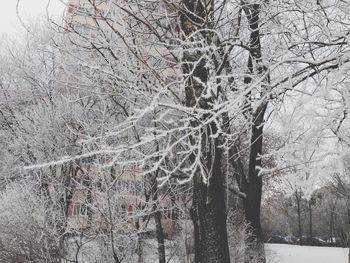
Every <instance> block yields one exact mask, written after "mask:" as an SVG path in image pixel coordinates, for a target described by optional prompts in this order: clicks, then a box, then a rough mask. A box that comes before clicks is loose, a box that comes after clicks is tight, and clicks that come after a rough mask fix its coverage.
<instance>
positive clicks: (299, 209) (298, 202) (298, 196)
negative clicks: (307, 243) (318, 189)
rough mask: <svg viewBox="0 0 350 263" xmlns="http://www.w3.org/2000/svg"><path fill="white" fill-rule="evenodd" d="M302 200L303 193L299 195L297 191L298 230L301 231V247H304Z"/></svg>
mask: <svg viewBox="0 0 350 263" xmlns="http://www.w3.org/2000/svg"><path fill="white" fill-rule="evenodd" d="M300 199H301V193H298V190H295V200H296V202H297V210H298V229H299V245H300V246H302V245H303V233H302V227H301V208H300Z"/></svg>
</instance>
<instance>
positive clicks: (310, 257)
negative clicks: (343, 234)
mask: <svg viewBox="0 0 350 263" xmlns="http://www.w3.org/2000/svg"><path fill="white" fill-rule="evenodd" d="M265 248H266V254H267V263H347V262H348V261H347V257H348V251H349V249H348V248H334V247H308V246H295V245H283V244H266V245H265Z"/></svg>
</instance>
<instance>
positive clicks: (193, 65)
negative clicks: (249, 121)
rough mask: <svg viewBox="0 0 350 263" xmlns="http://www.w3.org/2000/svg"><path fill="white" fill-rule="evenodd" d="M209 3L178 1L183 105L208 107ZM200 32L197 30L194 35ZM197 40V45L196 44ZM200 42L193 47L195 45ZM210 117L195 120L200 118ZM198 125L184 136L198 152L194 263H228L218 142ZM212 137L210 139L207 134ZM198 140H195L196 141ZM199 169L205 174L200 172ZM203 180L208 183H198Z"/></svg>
mask: <svg viewBox="0 0 350 263" xmlns="http://www.w3.org/2000/svg"><path fill="white" fill-rule="evenodd" d="M213 5H214V1H213V0H183V1H182V8H181V10H180V22H181V29H182V31H183V32H184V38H185V40H186V42H187V43H189V44H188V47H186V48H185V49H184V54H183V66H182V71H183V74H184V78H185V94H186V106H187V107H190V108H196V107H197V108H199V109H205V110H211V109H212V102H213V98H203V95H204V92H205V86H206V83H207V82H208V75H209V73H208V68H207V65H206V63H207V58H206V56H205V55H204V54H205V52H206V46H205V45H209V44H210V43H212V39H211V34H212V32H211V30H210V29H211V27H212V21H213ZM199 30H200V31H199ZM199 39H201V40H202V41H198V40H199ZM200 42H201V43H202V44H199V43H200ZM211 117H212V116H211V114H210V113H208V114H206V115H205V114H204V115H202V116H199V118H200V119H201V120H202V121H203V120H207V119H208V118H211ZM200 125H202V124H201V123H200V121H198V120H196V119H193V120H192V121H191V126H192V127H194V128H198V127H200V129H199V133H198V136H197V134H196V136H192V137H191V138H190V141H191V144H192V145H194V144H201V147H200V148H201V151H200V152H197V153H193V154H192V155H191V157H190V161H191V162H196V160H197V158H196V157H198V156H197V155H198V154H199V155H200V156H199V157H200V160H201V164H200V165H202V166H204V167H205V168H204V169H199V168H197V170H196V171H194V176H193V200H192V209H191V218H192V221H193V225H194V237H195V262H196V263H206V262H208V263H209V262H210V263H228V262H230V256H229V249H228V240H227V229H226V206H225V188H224V185H223V182H224V171H223V169H222V159H223V156H224V152H223V149H222V148H221V147H220V146H222V143H223V142H222V138H221V136H220V135H218V134H217V132H218V130H219V129H218V128H219V127H217V126H216V125H217V124H216V123H214V121H212V122H210V124H207V125H203V126H200ZM212 135H216V136H212ZM199 138H200V139H199ZM203 171H208V172H207V173H206V174H203ZM204 178H207V180H208V181H206V182H205V181H204Z"/></svg>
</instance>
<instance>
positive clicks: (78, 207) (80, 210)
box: [73, 203, 87, 216]
mask: <svg viewBox="0 0 350 263" xmlns="http://www.w3.org/2000/svg"><path fill="white" fill-rule="evenodd" d="M73 215H75V216H87V206H86V204H83V203H76V204H74V208H73Z"/></svg>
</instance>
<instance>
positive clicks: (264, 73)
mask: <svg viewBox="0 0 350 263" xmlns="http://www.w3.org/2000/svg"><path fill="white" fill-rule="evenodd" d="M242 3H243V9H244V12H245V14H246V17H247V20H248V23H249V28H250V30H251V33H250V40H249V47H250V51H249V58H248V70H249V73H250V74H251V75H253V76H257V77H258V78H262V83H260V84H259V85H260V86H261V92H260V97H261V98H265V97H266V93H267V92H268V90H267V86H266V84H268V83H269V81H270V77H269V73H268V70H267V68H266V67H265V66H264V65H263V62H262V58H261V55H262V54H261V41H260V31H259V15H260V4H249V3H245V1H242ZM252 81H253V78H252V77H251V76H247V77H245V78H244V83H245V84H246V85H249V84H251V83H252ZM250 96H251V94H250V92H249V93H248V95H247V98H246V106H245V112H244V114H245V116H246V118H247V120H248V121H251V125H252V126H251V139H250V141H251V144H250V154H249V169H248V175H247V176H245V177H244V178H242V190H243V191H244V192H245V194H246V198H245V199H244V200H243V205H244V210H245V216H246V221H247V223H248V224H249V226H250V230H251V233H252V237H251V247H250V252H251V253H252V254H254V251H255V253H256V252H257V253H258V255H257V256H258V257H259V261H260V262H265V261H266V259H265V249H264V243H263V241H264V237H263V232H262V229H261V223H260V207H261V196H262V178H261V177H260V176H259V167H261V166H262V161H261V155H262V149H263V129H264V115H265V112H266V108H267V100H266V99H262V101H261V102H260V105H259V106H258V107H257V108H256V109H255V110H253V107H252V105H251V103H252V102H251V100H252V98H250ZM248 252H249V251H248Z"/></svg>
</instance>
